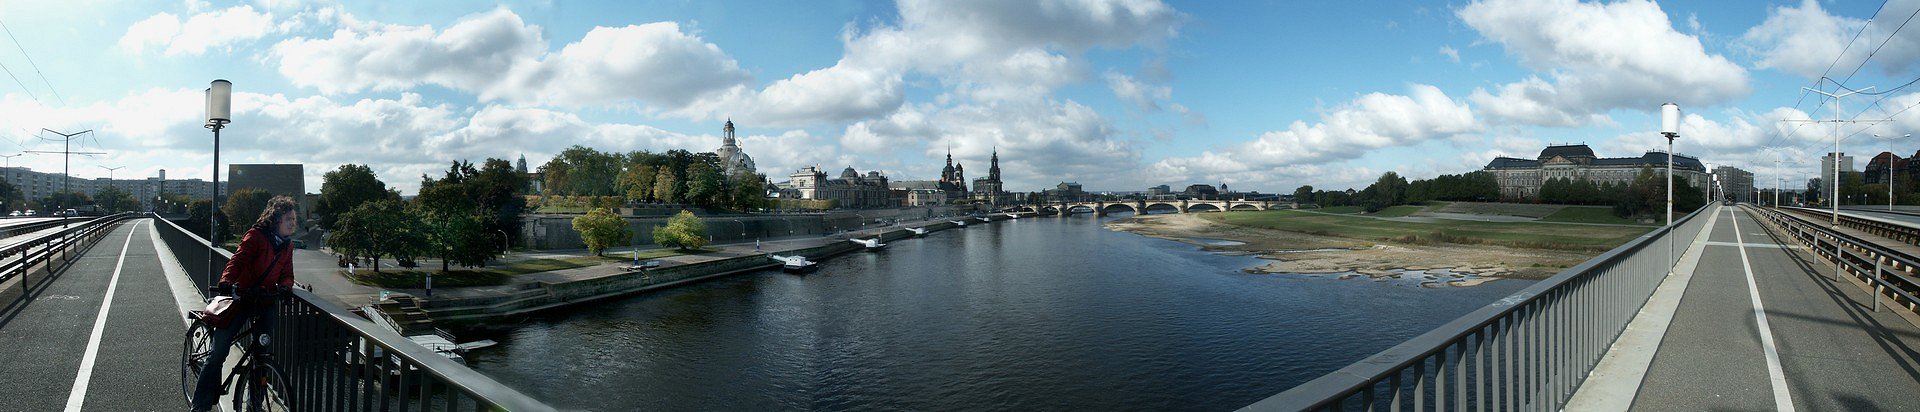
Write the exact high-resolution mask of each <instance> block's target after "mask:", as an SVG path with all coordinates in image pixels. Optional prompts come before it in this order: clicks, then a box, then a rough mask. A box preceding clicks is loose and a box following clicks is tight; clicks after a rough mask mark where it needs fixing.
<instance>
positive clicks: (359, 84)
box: [0, 0, 1920, 192]
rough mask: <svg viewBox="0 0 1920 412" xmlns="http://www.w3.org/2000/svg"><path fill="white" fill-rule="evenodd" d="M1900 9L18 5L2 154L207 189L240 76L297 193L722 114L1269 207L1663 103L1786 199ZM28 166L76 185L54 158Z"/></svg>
mask: <svg viewBox="0 0 1920 412" xmlns="http://www.w3.org/2000/svg"><path fill="white" fill-rule="evenodd" d="M1916 9H1920V0H1901V1H1889V2H1885V4H1882V2H1877V1H1876V2H1867V1H1818V2H1815V1H1771V2H1751V1H1693V2H1664V3H1657V4H1656V3H1651V2H1642V1H1621V2H1607V3H1599V2H1579V1H1571V0H1537V1H1518V0H1482V1H1473V2H1466V3H1434V2H1389V1H1356V2H1159V1H1151V0H1071V1H1069V0H1058V1H1026V0H993V1H968V2H930V1H917V0H905V1H899V2H883V1H809V2H719V1H656V2H639V1H635V2H577V1H530V2H513V1H509V2H502V3H478V2H458V1H418V2H330V1H317V2H310V1H298V0H278V1H242V2H231V1H228V2H207V1H184V2H119V1H89V0H81V1H59V2H55V1H26V2H19V1H9V2H6V3H0V22H3V23H4V24H5V25H6V27H7V29H8V30H9V31H10V32H12V34H13V38H12V39H0V65H4V66H5V67H6V68H7V70H8V71H9V72H11V74H12V75H13V76H11V77H8V78H0V137H6V138H7V139H8V140H11V141H13V143H5V142H0V152H7V153H14V152H18V151H23V150H49V149H54V150H57V147H56V146H57V145H56V144H55V143H52V142H48V141H46V140H43V139H42V138H41V137H42V136H47V135H46V134H44V133H40V132H39V131H40V129H41V128H47V129H52V130H56V131H62V132H73V131H79V130H86V129H92V130H95V131H96V133H95V134H94V135H93V136H92V138H90V139H88V140H87V141H86V142H85V144H84V145H82V147H85V148H87V149H88V150H96V151H105V152H108V153H109V154H108V155H102V156H94V157H87V158H76V159H75V161H74V174H76V175H79V176H85V177H93V176H96V175H97V176H104V175H105V174H106V170H105V169H102V168H101V167H103V166H104V167H113V166H125V167H126V169H122V170H120V171H118V172H117V173H116V176H117V177H121V178H127V177H140V176H152V175H154V174H155V173H156V171H157V170H158V169H167V170H168V171H169V177H173V178H180V177H203V178H204V177H205V176H207V175H208V173H210V171H209V169H210V165H211V162H212V159H211V141H210V140H211V139H210V134H209V133H208V132H207V131H206V130H205V129H202V128H200V127H199V124H200V123H201V118H202V116H203V113H202V110H201V97H200V90H201V89H203V88H205V87H206V86H205V85H206V84H207V82H208V81H209V80H212V79H215V78H225V79H229V80H232V81H233V82H234V85H235V86H234V88H235V91H236V94H237V95H238V96H237V97H236V103H235V109H234V110H235V120H234V123H233V124H232V125H231V127H230V128H228V129H226V131H225V132H223V135H222V136H223V141H222V152H221V155H222V156H221V160H222V161H223V162H228V163H291V162H298V163H305V164H307V166H308V167H307V174H308V190H309V191H317V190H318V189H319V177H320V175H321V174H323V173H325V172H326V171H328V170H331V169H333V168H335V167H337V166H338V165H340V164H343V163H361V164H368V165H370V166H373V168H374V169H375V171H376V172H378V173H379V174H380V176H381V177H382V179H384V180H385V181H386V182H388V183H389V184H390V185H394V186H397V187H399V188H400V189H401V190H402V191H403V192H411V191H412V190H414V187H415V186H417V184H418V176H419V175H420V174H421V173H438V171H439V170H442V169H444V167H445V166H444V165H445V164H446V162H448V161H450V160H456V159H465V160H475V161H478V160H480V159H483V158H486V157H502V158H515V157H518V156H521V155H525V156H526V157H527V159H528V160H529V162H530V163H532V164H533V165H535V166H537V165H538V164H540V163H543V162H545V161H546V160H547V159H548V158H550V157H551V156H552V155H553V154H554V153H555V152H557V151H559V150H560V149H563V148H565V147H567V146H570V145H574V144H580V145H586V146H590V147H595V148H597V149H601V150H609V151H630V150H654V151H663V150H669V149H688V150H696V151H708V150H712V149H713V148H715V147H717V146H719V136H718V134H719V131H720V130H719V129H720V123H721V122H722V121H723V120H724V119H727V118H732V119H733V120H734V121H735V122H736V123H738V124H739V126H740V130H741V135H742V138H743V139H742V140H743V142H742V144H743V146H744V147H745V149H746V151H747V153H748V154H750V155H752V156H754V157H755V159H756V161H757V162H758V164H759V166H760V172H762V173H766V174H768V175H769V176H771V177H773V178H774V179H775V180H784V179H785V175H786V174H788V173H791V172H792V171H793V170H795V169H797V168H799V167H804V166H813V165H817V166H820V167H822V168H826V169H828V170H839V169H841V168H845V167H849V166H851V167H854V168H856V169H858V170H860V171H862V172H865V171H868V170H880V171H883V172H885V173H887V174H888V175H889V176H891V177H893V178H895V179H933V178H936V177H937V176H938V173H939V168H940V166H941V163H940V161H941V157H942V156H943V155H944V154H945V153H946V152H947V150H948V149H949V148H951V149H952V151H953V153H954V156H955V158H956V160H958V161H960V162H962V163H963V164H965V165H968V166H971V167H969V169H971V170H970V171H969V172H970V173H969V177H981V176H984V175H985V173H986V166H987V165H986V160H987V157H988V155H989V154H990V153H991V151H993V150H995V149H998V150H1000V154H1001V160H1002V168H1003V169H1005V170H1004V172H1005V177H1006V180H1008V185H1007V187H1008V188H1009V189H1013V190H1023V191H1030V190H1039V189H1041V188H1044V187H1050V186H1052V185H1053V184H1055V183H1058V182H1060V181H1063V180H1064V181H1078V182H1081V183H1084V184H1086V186H1087V187H1088V188H1089V189H1092V190H1142V189H1144V188H1146V187H1147V186H1152V185H1157V184H1167V185H1172V186H1175V187H1179V186H1184V185H1186V184H1190V183H1220V182H1225V183H1228V184H1231V185H1233V187H1234V188H1235V189H1238V190H1259V191H1264V192H1287V191H1291V190H1292V189H1293V188H1294V187H1296V186H1299V185H1302V184H1312V185H1315V186H1316V187H1321V188H1336V189H1338V188H1346V187H1359V186H1364V185H1365V184H1366V183H1368V182H1370V181H1371V180H1372V179H1373V178H1374V177H1376V176H1378V175H1379V174H1380V173H1382V172H1385V171H1396V172H1399V173H1401V174H1404V175H1407V176H1410V177H1415V178H1423V177H1431V176H1433V175H1436V174H1441V173H1462V172H1467V171H1472V170H1476V169H1478V168H1479V167H1481V166H1483V165H1484V164H1485V163H1486V162H1487V161H1488V160H1491V158H1492V157H1493V156H1496V155H1503V154H1504V155H1512V156H1519V157H1532V156H1534V155H1535V154H1537V153H1538V151H1539V150H1540V148H1542V147H1543V146H1545V145H1547V144H1550V143H1564V142H1584V143H1587V144H1591V145H1593V146H1594V147H1595V149H1596V150H1597V151H1598V152H1599V153H1600V154H1601V155H1602V156H1610V157H1613V156H1637V155H1639V154H1640V153H1641V152H1642V151H1644V150H1648V149H1652V148H1657V147H1660V146H1662V145H1664V142H1663V141H1662V139H1660V138H1659V137H1658V136H1657V134H1656V133H1655V129H1656V128H1657V127H1658V121H1657V120H1658V119H1657V118H1656V117H1655V116H1654V115H1655V113H1654V112H1655V110H1657V107H1658V105H1659V104H1660V103H1662V102H1668V101H1673V102H1678V103H1680V104H1681V105H1682V107H1683V109H1684V110H1686V112H1687V113H1688V117H1687V119H1686V122H1685V123H1684V125H1683V127H1682V133H1683V136H1682V138H1681V140H1680V142H1679V143H1678V144H1677V146H1676V150H1677V151H1678V152H1680V153H1683V154H1691V155H1696V156H1700V157H1701V158H1703V159H1704V160H1705V161H1707V162H1709V163H1714V164H1730V165H1735V166H1739V167H1743V168H1746V169H1748V170H1751V171H1755V172H1757V173H1759V174H1760V179H1761V180H1763V181H1767V182H1771V181H1772V176H1776V175H1786V176H1793V177H1794V178H1795V179H1805V178H1806V177H1808V176H1807V175H1810V174H1812V172H1811V171H1812V170H1816V169H1817V167H1816V165H1814V164H1813V163H1812V162H1811V159H1813V158H1815V157H1817V156H1818V155H1819V153H1823V152H1824V151H1826V150H1830V147H1831V144H1832V143H1831V142H1832V140H1831V139H1832V138H1831V137H1830V136H1831V133H1832V129H1829V128H1827V127H1826V126H1818V125H1815V126H1801V125H1798V124H1795V123H1791V122H1783V120H1792V119H1805V118H1807V117H1808V116H1809V115H1808V113H1813V115H1814V116H1817V117H1819V118H1823V119H1824V118H1828V117H1831V116H1832V114H1831V113H1832V112H1831V110H1832V106H1831V105H1829V104H1826V103H1825V102H1823V101H1822V99H1818V98H1817V97H1818V96H1817V95H1816V96H1814V97H1812V98H1806V99H1803V98H1802V95H1803V94H1804V93H1802V91H1801V90H1800V88H1801V87H1803V86H1811V85H1813V84H1814V80H1816V79H1818V78H1820V77H1821V75H1822V74H1826V75H1828V76H1830V77H1834V78H1846V80H1845V84H1846V85H1847V86H1849V87H1854V88H1863V87H1867V86H1877V87H1879V90H1882V91H1884V90H1887V89H1889V88H1894V87H1896V86H1899V85H1901V84H1904V83H1907V82H1908V81H1911V80H1913V79H1915V78H1916V77H1920V27H1914V28H1902V27H1901V24H1902V23H1904V22H1906V21H1907V20H1908V19H1909V17H1910V16H1913V15H1914V14H1915V10H1916ZM1876 13H1877V14H1876ZM1869 17H1873V18H1874V20H1873V21H1872V22H1871V23H1868V22H1866V20H1867V19H1868V18H1869ZM1856 34H1857V38H1856ZM16 40H17V43H16ZM1850 40H1851V43H1849V41H1850ZM1883 43H1884V44H1885V45H1884V46H1881V45H1882V44H1883ZM1876 48H1877V51H1876ZM23 50H24V53H23ZM1842 50H1846V53H1845V54H1844V55H1843V54H1842ZM1870 52H1872V57H1871V58H1870V59H1868V58H1866V56H1867V55H1868V54H1869V53H1870ZM29 58H31V60H32V61H31V62H29V61H28V60H29ZM1863 60H1864V61H1865V63H1864V64H1863V63H1862V61H1863ZM1828 66H1832V67H1833V68H1832V69H1828ZM36 67H37V68H38V70H37V71H36V70H35V68H36ZM1855 67H1859V70H1858V71H1857V72H1854V68H1855ZM1849 74H1851V78H1847V77H1848V76H1849ZM16 79H17V80H16ZM1821 88H1822V89H1823V90H1827V91H1833V90H1835V86H1834V85H1833V84H1832V83H1826V84H1824V85H1822V86H1821ZM1915 91H1920V88H1909V89H1898V90H1896V91H1894V92H1891V93H1887V94H1884V95H1872V96H1868V95H1862V96H1855V97H1849V98H1847V99H1844V100H1842V106H1841V108H1842V110H1843V113H1842V115H1843V116H1845V117H1849V118H1855V117H1857V118H1860V119H1892V120H1891V121H1888V122H1881V123H1875V124H1871V125H1869V124H1858V125H1852V126H1848V127H1846V128H1843V129H1842V130H1841V133H1843V134H1855V133H1856V132H1858V133H1857V134H1856V135H1855V137H1852V138H1849V139H1847V140H1845V141H1844V142H1843V146H1845V149H1844V150H1846V151H1848V152H1849V153H1857V154H1860V155H1861V156H1860V157H1862V158H1865V157H1867V156H1870V155H1871V153H1878V152H1880V151H1883V150H1888V149H1889V148H1892V147H1900V148H1904V149H1901V150H1895V151H1896V152H1898V153H1903V154H1911V153H1912V152H1913V151H1914V148H1920V141H1913V140H1908V141H1887V140H1875V139H1873V138H1872V137H1870V135H1871V134H1874V133H1880V134H1883V135H1899V134H1904V133H1911V132H1912V131H1913V130H1915V129H1920V110H1913V111H1906V112H1901V111H1900V110H1901V109H1905V108H1907V107H1910V106H1911V105H1913V104H1916V103H1920V94H1915V93H1914V92H1915ZM1883 98H1884V100H1883ZM1863 112H1864V113H1863ZM96 141H97V142H96ZM1822 142H1826V143H1824V144H1823V143H1822ZM1896 145H1897V146H1896ZM1781 159H1785V160H1787V161H1788V162H1789V163H1791V162H1794V161H1798V162H1801V164H1799V165H1792V164H1787V165H1782V166H1775V162H1774V161H1775V160H1781ZM12 162H13V164H14V165H16V166H27V167H31V168H33V169H35V170H54V171H57V170H59V167H60V158H59V157H58V156H50V155H27V156H22V157H17V158H14V159H13V160H12ZM1858 163H1859V164H1864V163H1865V161H1864V159H1863V160H1861V161H1859V162H1858ZM1763 185H1765V184H1763ZM1790 185H1793V184H1790Z"/></svg>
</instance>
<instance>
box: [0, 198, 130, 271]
mask: <svg viewBox="0 0 1920 412" xmlns="http://www.w3.org/2000/svg"><path fill="white" fill-rule="evenodd" d="M133 216H134V215H133V214H131V213H121V214H115V215H109V216H101V217H96V218H92V219H87V220H85V221H81V220H78V219H76V220H74V221H72V222H70V225H69V226H68V227H67V228H66V229H65V230H61V231H59V232H56V233H48V234H45V235H41V236H39V237H35V238H32V239H26V240H24V241H21V242H18V243H14V244H12V245H8V246H7V247H5V248H0V262H4V263H0V281H5V280H8V279H13V278H14V277H15V276H26V274H27V273H29V272H31V271H33V270H34V268H35V267H38V266H40V265H41V264H43V263H48V262H49V261H52V260H53V259H54V258H55V257H56V256H59V255H60V254H61V253H64V252H67V251H68V250H67V249H68V248H71V247H74V246H75V245H80V246H82V247H84V245H85V244H86V242H87V241H88V240H89V239H98V237H99V236H101V235H105V234H106V233H107V232H108V230H106V229H108V228H111V227H112V224H113V223H115V222H119V221H121V220H126V219H127V218H130V217H133ZM61 223H62V221H59V220H50V221H46V222H39V223H29V224H27V226H30V227H31V228H32V229H33V230H31V231H38V230H43V229H47V228H50V227H53V226H59V225H61ZM10 229H14V230H11V231H8V233H7V236H17V235H20V234H22V233H25V232H28V230H24V229H22V228H10ZM23 279H24V278H23Z"/></svg>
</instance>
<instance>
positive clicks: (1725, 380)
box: [1587, 208, 1920, 411]
mask: <svg viewBox="0 0 1920 412" xmlns="http://www.w3.org/2000/svg"><path fill="white" fill-rule="evenodd" d="M1717 213H1719V214H1720V216H1718V217H1719V219H1718V221H1717V223H1716V224H1715V225H1714V226H1713V227H1712V228H1711V232H1710V234H1709V236H1707V238H1706V239H1705V241H1704V245H1703V246H1704V248H1702V249H1701V254H1700V255H1699V256H1698V259H1699V261H1698V264H1697V265H1696V266H1695V267H1694V269H1693V271H1692V273H1691V279H1690V280H1689V281H1688V283H1689V284H1687V285H1684V288H1685V294H1684V297H1682V298H1681V300H1680V302H1679V304H1678V307H1677V309H1676V310H1674V311H1673V312H1672V313H1671V314H1670V316H1671V324H1670V326H1669V327H1667V328H1666V329H1665V335H1664V337H1662V338H1661V339H1660V344H1659V346H1658V349H1657V351H1656V352H1655V353H1654V355H1653V360H1652V362H1651V364H1650V365H1648V366H1647V367H1646V370H1645V372H1644V377H1643V378H1642V379H1641V381H1640V382H1639V385H1638V386H1637V392H1636V393H1635V394H1634V395H1633V398H1632V403H1631V407H1630V408H1631V409H1632V410H1645V411H1674V410H1783V411H1787V410H1920V397H1915V396H1914V394H1916V393H1920V328H1916V327H1915V326H1914V325H1913V324H1912V323H1911V322H1908V321H1907V320H1906V319H1904V318H1902V317H1900V316H1899V315H1896V314H1894V313H1893V311H1891V310H1882V311H1880V312H1874V311H1873V306H1872V301H1871V300H1869V297H1870V294H1869V293H1868V292H1866V291H1864V290H1863V289H1862V288H1861V287H1859V286H1857V285H1856V284H1855V283H1853V281H1851V280H1847V279H1845V278H1833V277H1831V276H1832V274H1833V266H1832V265H1831V264H1830V263H1827V262H1826V261H1823V260H1820V259H1819V258H1817V257H1815V256H1814V255H1812V254H1810V253H1808V252H1807V251H1806V250H1804V248H1800V247H1798V246H1799V245H1798V243H1797V242H1796V241H1795V240H1793V239H1792V238H1789V237H1786V236H1785V235H1783V234H1778V233H1774V232H1773V231H1771V230H1770V228H1769V227H1767V226H1765V225H1763V224H1762V222H1760V219H1758V218H1757V216H1754V215H1751V214H1749V213H1747V212H1746V210H1745V209H1744V208H1722V209H1721V210H1720V211H1719V212H1717ZM1663 287H1665V286H1663ZM1647 317H1648V314H1647V313H1645V312H1643V314H1642V316H1641V318H1647ZM1641 318H1636V319H1635V320H1634V323H1635V325H1636V326H1638V325H1639V324H1641V323H1642V321H1643V319H1641ZM1636 326H1629V328H1634V327H1636ZM1616 355H1620V354H1615V353H1609V354H1608V357H1610V358H1611V357H1615V356H1616ZM1595 379H1596V380H1597V379H1603V378H1602V377H1601V376H1600V375H1598V374H1596V375H1595ZM1596 383H1598V382H1595V381H1589V382H1588V383H1587V384H1588V385H1593V384H1596Z"/></svg>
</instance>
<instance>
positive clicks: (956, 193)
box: [936, 150, 967, 202]
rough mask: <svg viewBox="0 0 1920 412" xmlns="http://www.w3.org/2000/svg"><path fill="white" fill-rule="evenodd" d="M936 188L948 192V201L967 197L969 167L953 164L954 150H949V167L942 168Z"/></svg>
mask: <svg viewBox="0 0 1920 412" xmlns="http://www.w3.org/2000/svg"><path fill="white" fill-rule="evenodd" d="M936 189H940V190H944V191H946V192H947V201H949V202H951V201H954V200H958V199H966V198H967V167H966V166H965V165H955V164H953V151H951V150H949V151H947V167H945V168H941V169H940V182H939V186H938V187H936Z"/></svg>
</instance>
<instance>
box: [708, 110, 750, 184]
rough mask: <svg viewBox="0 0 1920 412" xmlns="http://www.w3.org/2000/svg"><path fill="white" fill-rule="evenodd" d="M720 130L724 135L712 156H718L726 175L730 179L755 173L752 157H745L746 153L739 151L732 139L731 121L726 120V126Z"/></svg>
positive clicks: (738, 146)
mask: <svg viewBox="0 0 1920 412" xmlns="http://www.w3.org/2000/svg"><path fill="white" fill-rule="evenodd" d="M720 130H721V131H722V132H724V133H726V135H725V137H723V138H721V140H720V148H719V149H713V154H715V155H719V156H720V167H721V168H722V170H723V171H724V172H726V175H727V176H729V177H731V176H739V175H741V174H753V173H755V172H754V167H753V157H752V156H747V152H746V151H745V150H741V149H740V144H739V142H738V141H737V140H735V139H734V137H733V119H727V124H726V126H723V127H721V128H720Z"/></svg>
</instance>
